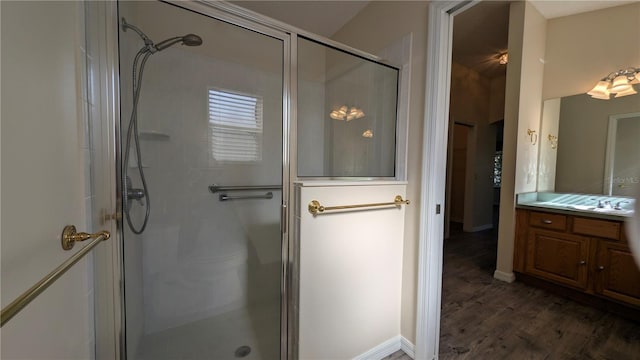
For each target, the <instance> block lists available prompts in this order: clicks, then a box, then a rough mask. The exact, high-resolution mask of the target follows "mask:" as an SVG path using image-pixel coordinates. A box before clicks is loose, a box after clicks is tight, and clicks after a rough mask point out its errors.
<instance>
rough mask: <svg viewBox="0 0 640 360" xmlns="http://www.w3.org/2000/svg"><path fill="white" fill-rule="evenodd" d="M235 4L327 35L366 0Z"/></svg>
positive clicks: (352, 15) (337, 27) (338, 27)
mask: <svg viewBox="0 0 640 360" xmlns="http://www.w3.org/2000/svg"><path fill="white" fill-rule="evenodd" d="M231 2H232V3H235V4H236V5H238V6H242V7H243V8H246V9H249V10H252V11H255V12H257V13H260V14H263V15H266V16H268V17H270V18H274V19H276V20H280V21H282V22H284V23H287V24H290V25H293V26H295V27H297V28H300V29H303V30H306V31H309V32H312V33H314V34H319V35H322V36H324V37H328V38H330V37H331V36H332V35H333V34H335V33H336V32H337V31H338V30H340V28H342V27H343V26H344V24H346V23H347V22H349V20H351V19H352V18H353V17H354V16H356V15H357V14H358V13H359V12H360V11H361V10H362V9H364V7H365V6H367V5H368V4H369V1H308V0H307V1H265V0H263V1H244V0H236V1H231Z"/></svg>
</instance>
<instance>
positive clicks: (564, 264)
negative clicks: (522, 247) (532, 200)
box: [525, 228, 589, 290]
mask: <svg viewBox="0 0 640 360" xmlns="http://www.w3.org/2000/svg"><path fill="white" fill-rule="evenodd" d="M588 256H589V238H587V237H582V236H577V235H571V234H566V233H558V232H554V231H545V230H537V229H533V228H530V229H529V238H528V241H527V260H526V264H525V272H526V273H529V274H531V275H535V276H539V277H542V278H545V279H548V280H551V281H554V282H557V283H561V284H565V285H569V286H573V287H575V288H579V289H582V290H585V289H586V288H587V273H588V272H587V266H586V265H587V259H588Z"/></svg>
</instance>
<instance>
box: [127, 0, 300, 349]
mask: <svg viewBox="0 0 640 360" xmlns="http://www.w3.org/2000/svg"><path fill="white" fill-rule="evenodd" d="M119 19H120V25H121V26H120V34H119V54H120V89H121V95H120V99H121V116H120V117H121V121H122V123H121V126H120V128H121V129H122V134H121V144H123V145H122V150H121V153H122V156H123V158H122V159H121V164H122V167H121V174H122V176H121V178H122V180H121V181H122V184H121V192H122V193H123V205H122V207H123V218H124V220H123V262H124V264H123V271H124V277H125V282H124V294H125V297H124V309H125V329H126V331H125V335H126V341H125V342H126V355H125V356H126V358H128V359H205V358H206V359H228V358H247V359H277V358H279V357H280V353H281V346H282V344H281V340H282V339H283V337H282V336H281V328H282V326H281V322H282V320H281V318H282V314H283V311H286V309H285V308H284V305H283V297H282V295H283V291H282V289H283V286H284V284H283V283H282V279H283V276H282V272H283V263H284V262H283V259H284V257H283V250H284V249H285V248H284V247H283V246H282V244H283V243H286V242H285V241H283V233H282V231H281V225H280V223H281V213H282V212H281V207H282V204H283V199H282V194H283V191H282V184H283V183H287V182H288V180H287V179H285V178H284V176H286V174H284V170H283V169H284V167H283V161H284V160H283V159H285V157H284V155H283V154H286V152H285V148H284V145H285V143H284V141H283V128H285V126H283V125H284V124H285V118H284V111H283V109H284V108H285V105H286V104H285V102H284V99H285V98H286V96H285V95H286V94H285V91H286V87H285V74H284V68H285V64H284V59H285V51H286V50H288V48H287V47H288V45H287V44H286V41H287V39H286V38H285V37H284V34H280V33H277V32H275V31H272V30H271V31H260V29H258V28H254V29H252V30H248V29H246V28H244V27H240V26H238V25H234V24H231V23H228V22H225V21H221V20H218V19H215V18H212V17H209V16H206V15H203V14H200V13H197V12H194V11H191V10H187V9H184V8H180V7H178V6H176V5H171V4H166V3H162V2H146V1H145V2H120V3H119ZM184 34H187V35H184ZM165 39H166V40H165ZM283 180H284V181H283ZM238 186H242V188H239V187H238ZM285 256H286V254H285Z"/></svg>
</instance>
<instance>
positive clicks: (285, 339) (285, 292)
mask: <svg viewBox="0 0 640 360" xmlns="http://www.w3.org/2000/svg"><path fill="white" fill-rule="evenodd" d="M160 2H163V3H167V4H170V5H173V6H175V7H177V8H180V9H184V10H186V11H193V12H195V13H197V14H200V15H203V16H207V17H210V18H213V19H215V20H219V21H223V22H225V23H228V24H231V25H236V26H238V27H241V28H243V29H245V30H246V31H253V32H256V33H258V34H261V35H264V36H268V37H271V38H274V39H278V40H281V41H282V64H283V67H282V203H281V205H280V207H281V217H280V229H281V231H280V235H281V242H280V243H281V250H282V254H281V276H280V359H281V360H288V359H296V358H297V354H295V352H294V351H292V350H293V346H294V345H293V344H294V343H295V342H296V341H297V340H296V338H297V336H296V335H295V334H296V333H297V332H296V331H295V330H293V329H292V327H291V325H293V323H291V322H290V321H291V320H290V313H291V312H292V309H295V308H297V307H296V306H291V303H292V301H294V299H295V297H293V296H291V294H290V284H291V276H290V274H291V261H290V258H291V256H290V254H291V249H290V247H291V246H290V236H289V234H290V231H288V226H287V224H288V223H289V218H288V204H289V196H290V191H289V189H290V184H291V181H290V174H291V172H290V170H289V166H290V163H291V162H290V160H289V154H290V142H289V140H290V133H291V132H290V124H291V107H292V105H291V104H292V101H291V98H292V95H291V89H290V87H291V84H292V79H291V78H290V76H291V73H292V71H291V64H290V62H291V59H292V56H291V34H290V33H287V32H285V31H282V30H280V29H277V28H273V27H269V26H265V25H263V24H260V23H257V22H255V21H252V20H251V19H248V18H247V17H246V16H242V11H233V10H232V11H229V10H225V9H226V8H227V7H226V6H221V5H222V4H220V3H218V2H215V1H214V2H208V1H189V2H187V1H164V0H161V1H160ZM114 3H115V2H114ZM115 6H116V8H117V5H115ZM231 8H235V7H231ZM113 13H114V16H115V19H112V21H115V22H116V24H119V18H118V12H117V9H116V10H115V11H114V12H113ZM118 27H119V25H116V28H115V31H116V34H117V31H118ZM115 46H116V53H117V49H118V44H117V43H116V44H115ZM118 61H119V60H118V59H117V58H116V66H115V69H116V71H117V68H118V66H117V65H118ZM115 76H118V73H117V72H116V74H115ZM117 83H118V82H116V84H117ZM115 90H117V88H116V89H114V91H115ZM115 96H116V97H117V98H118V103H119V102H120V99H119V91H116V95H115ZM115 122H116V125H115V128H116V139H120V138H121V137H120V135H121V134H120V131H121V130H120V127H121V126H120V119H119V116H118V117H117V118H116V119H115ZM116 145H117V148H118V151H117V155H116V159H117V161H116V169H118V175H117V176H118V178H117V179H116V187H117V194H118V195H117V196H118V201H119V202H121V200H120V199H121V194H122V188H121V184H122V182H121V181H119V178H120V176H121V174H120V171H119V169H120V168H121V164H122V153H121V151H120V144H116ZM118 209H119V211H121V210H120V209H122V205H118ZM124 226H125V224H124V222H123V219H122V218H120V219H119V221H118V233H117V235H118V242H119V244H120V249H121V250H120V253H119V254H118V258H119V264H118V267H119V273H120V282H121V283H122V284H123V282H124V281H125V279H124V275H123V274H124V256H123V253H122V251H123V249H124V246H123V243H122V242H123V241H124ZM118 290H119V300H120V304H119V306H120V311H119V312H120V320H119V321H120V324H121V326H120V334H119V336H118V337H119V341H120V343H119V356H120V358H121V359H126V358H127V351H126V325H125V324H126V312H125V311H124V310H125V294H124V285H121V286H120V288H119V289H118ZM294 354H295V355H294Z"/></svg>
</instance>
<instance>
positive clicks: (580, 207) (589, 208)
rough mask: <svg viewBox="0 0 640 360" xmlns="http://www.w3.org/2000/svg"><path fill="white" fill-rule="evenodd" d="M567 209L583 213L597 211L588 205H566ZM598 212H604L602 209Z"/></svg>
mask: <svg viewBox="0 0 640 360" xmlns="http://www.w3.org/2000/svg"><path fill="white" fill-rule="evenodd" d="M567 207H568V208H569V209H576V210H583V211H589V210H596V209H597V208H596V207H595V206H589V205H567ZM598 210H604V209H598Z"/></svg>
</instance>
